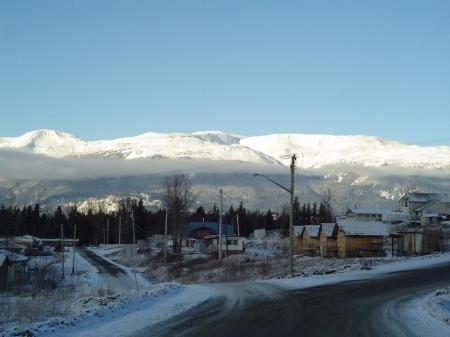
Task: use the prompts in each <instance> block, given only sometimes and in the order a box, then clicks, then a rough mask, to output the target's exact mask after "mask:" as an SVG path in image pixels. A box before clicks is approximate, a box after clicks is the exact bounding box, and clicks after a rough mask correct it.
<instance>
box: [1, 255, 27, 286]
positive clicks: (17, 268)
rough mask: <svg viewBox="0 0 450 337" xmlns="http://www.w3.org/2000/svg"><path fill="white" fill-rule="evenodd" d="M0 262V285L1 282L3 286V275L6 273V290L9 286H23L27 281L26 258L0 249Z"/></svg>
mask: <svg viewBox="0 0 450 337" xmlns="http://www.w3.org/2000/svg"><path fill="white" fill-rule="evenodd" d="M0 262H1V263H0V265H1V266H0V269H1V272H0V283H2V282H3V285H5V283H4V282H5V279H4V278H5V276H4V274H3V273H5V271H6V273H7V276H6V289H9V288H10V286H16V285H23V284H25V283H27V282H28V281H29V276H30V275H29V273H28V258H27V257H26V256H24V255H21V254H17V253H14V252H10V251H7V250H3V249H2V250H0ZM0 289H1V285H0Z"/></svg>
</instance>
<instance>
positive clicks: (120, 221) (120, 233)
mask: <svg viewBox="0 0 450 337" xmlns="http://www.w3.org/2000/svg"><path fill="white" fill-rule="evenodd" d="M118 214H119V245H120V243H121V242H120V237H121V235H122V214H120V210H119V213H118Z"/></svg>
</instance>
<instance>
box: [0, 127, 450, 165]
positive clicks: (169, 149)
mask: <svg viewBox="0 0 450 337" xmlns="http://www.w3.org/2000/svg"><path fill="white" fill-rule="evenodd" d="M2 148H3V149H15V150H20V151H24V152H28V153H35V154H43V155H46V156H50V157H54V158H67V157H75V158H123V159H138V158H153V159H161V158H167V159H207V160H235V161H243V162H250V163H258V164H261V163H263V164H280V163H283V164H285V165H288V164H289V156H290V155H291V154H292V153H296V154H297V155H299V160H298V162H297V165H298V167H300V168H305V169H309V168H323V167H329V166H339V165H345V166H365V167H389V166H394V167H404V168H414V169H417V168H418V169H439V170H445V171H448V170H450V146H434V147H424V146H417V145H406V144H402V143H399V142H396V141H390V140H385V139H382V138H379V137H372V136H332V135H303V134H274V135H267V136H257V137H244V136H239V135H233V134H228V133H225V132H221V131H206V132H195V133H190V134H189V133H168V134H166V133H152V132H151V133H145V134H142V135H139V136H136V137H127V138H119V139H114V140H98V141H85V140H82V139H79V138H76V137H75V136H73V135H71V134H67V133H64V132H59V131H53V130H38V131H32V132H29V133H26V134H24V135H22V136H20V137H4V138H0V149H2ZM302 154H303V155H302Z"/></svg>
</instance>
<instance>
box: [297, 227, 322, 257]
mask: <svg viewBox="0 0 450 337" xmlns="http://www.w3.org/2000/svg"><path fill="white" fill-rule="evenodd" d="M319 231H320V225H304V228H303V231H302V233H301V235H300V237H299V240H301V241H302V246H303V250H302V251H303V254H305V255H309V256H315V255H318V254H319V250H320V241H319Z"/></svg>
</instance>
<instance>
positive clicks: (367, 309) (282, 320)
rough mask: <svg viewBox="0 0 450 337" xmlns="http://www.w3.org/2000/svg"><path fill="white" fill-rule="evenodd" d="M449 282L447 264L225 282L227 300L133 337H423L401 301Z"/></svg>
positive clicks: (178, 317) (150, 328) (200, 307)
mask: <svg viewBox="0 0 450 337" xmlns="http://www.w3.org/2000/svg"><path fill="white" fill-rule="evenodd" d="M448 285H450V266H449V265H446V266H440V267H434V268H430V269H422V270H415V271H408V272H400V273H393V274H390V275H389V276H384V277H383V278H377V279H371V280H365V281H354V282H346V283H340V284H335V285H328V286H321V287H315V288H310V289H305V290H302V291H281V292H280V291H278V292H276V291H271V290H270V289H269V290H268V289H264V286H262V285H261V286H260V288H258V287H256V288H255V287H254V286H252V287H250V288H246V286H245V285H244V284H235V285H229V286H228V287H229V288H228V291H229V292H230V293H235V296H231V298H232V299H231V300H230V298H222V299H219V300H215V301H211V302H209V303H207V304H205V305H202V306H199V307H197V308H194V309H193V310H191V311H189V312H186V313H185V314H181V315H179V316H177V317H175V318H173V319H170V320H168V321H166V322H162V323H160V324H158V325H156V326H153V327H149V328H148V329H145V330H142V331H140V332H139V333H138V334H136V335H135V336H138V337H149V336H171V337H172V336H183V337H186V336H192V337H222V336H223V337H240V336H243V337H250V336H263V337H264V336H267V337H282V336H289V337H293V336H312V337H315V336H320V337H327V336H333V337H335V336H349V337H353V336H355V337H356V336H358V337H380V336H383V337H387V336H396V337H397V336H399V337H410V336H424V337H425V336H427V335H428V334H425V335H424V334H423V332H419V330H417V329H416V328H414V324H413V323H414V322H412V321H413V320H411V319H407V318H405V317H404V315H403V313H404V306H405V303H408V302H410V301H411V300H412V299H414V298H417V296H419V295H421V294H425V293H427V292H429V291H432V290H433V289H436V288H438V287H443V286H448ZM443 337H444V336H443Z"/></svg>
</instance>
